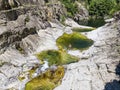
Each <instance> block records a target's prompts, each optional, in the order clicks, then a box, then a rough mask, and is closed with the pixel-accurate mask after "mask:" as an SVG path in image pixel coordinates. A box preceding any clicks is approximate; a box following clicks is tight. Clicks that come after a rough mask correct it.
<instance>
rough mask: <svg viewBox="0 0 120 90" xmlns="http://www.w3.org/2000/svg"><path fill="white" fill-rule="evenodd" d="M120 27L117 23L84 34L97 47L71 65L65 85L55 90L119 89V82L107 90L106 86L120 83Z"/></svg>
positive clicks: (85, 52) (68, 67) (68, 68)
mask: <svg viewBox="0 0 120 90" xmlns="http://www.w3.org/2000/svg"><path fill="white" fill-rule="evenodd" d="M119 25H120V21H118V22H113V23H110V24H106V25H105V26H103V27H100V28H98V29H96V30H94V31H92V32H89V33H84V34H85V35H86V36H88V37H89V38H91V39H92V40H94V45H93V46H92V47H90V48H89V49H88V50H86V51H83V52H82V55H81V60H80V61H79V62H78V63H73V64H70V65H68V66H67V71H66V74H65V76H64V78H63V80H62V84H61V85H60V86H58V87H57V88H55V89H54V90H119V89H120V88H119V87H120V84H118V83H117V85H116V84H110V85H109V86H108V87H106V83H108V82H112V81H114V80H116V81H117V80H119V76H118V75H116V68H117V65H118V64H119V61H120V52H119V50H120V43H119V31H120V28H119ZM74 54H75V53H74Z"/></svg>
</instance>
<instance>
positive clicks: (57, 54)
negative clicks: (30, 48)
mask: <svg viewBox="0 0 120 90" xmlns="http://www.w3.org/2000/svg"><path fill="white" fill-rule="evenodd" d="M36 56H37V58H38V59H39V60H41V61H44V60H46V61H48V62H49V66H51V65H63V64H69V63H73V62H76V61H78V60H79V58H78V57H75V56H72V55H70V54H67V52H66V51H64V50H58V51H57V50H47V51H42V52H40V53H38V54H36Z"/></svg>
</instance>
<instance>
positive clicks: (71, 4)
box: [60, 0, 78, 17]
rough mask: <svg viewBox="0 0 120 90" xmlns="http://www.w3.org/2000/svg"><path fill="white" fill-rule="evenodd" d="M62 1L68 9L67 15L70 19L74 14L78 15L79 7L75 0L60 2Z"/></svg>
mask: <svg viewBox="0 0 120 90" xmlns="http://www.w3.org/2000/svg"><path fill="white" fill-rule="evenodd" d="M60 1H61V2H62V3H63V4H64V5H65V8H66V9H67V12H68V13H67V15H68V16H69V17H72V16H74V14H76V13H77V11H78V6H77V4H76V3H75V1H74V0H60Z"/></svg>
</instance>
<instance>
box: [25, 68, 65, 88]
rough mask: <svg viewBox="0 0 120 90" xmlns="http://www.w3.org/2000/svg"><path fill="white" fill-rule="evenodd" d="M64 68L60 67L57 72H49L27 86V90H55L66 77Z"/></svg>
mask: <svg viewBox="0 0 120 90" xmlns="http://www.w3.org/2000/svg"><path fill="white" fill-rule="evenodd" d="M64 72H65V71H64V67H63V66H59V67H58V68H57V70H56V71H54V72H53V71H52V70H47V71H46V72H45V73H43V74H41V75H40V76H38V77H36V78H34V79H32V80H31V81H29V82H28V83H27V84H26V85H25V90H53V89H54V88H55V87H56V86H57V85H58V84H59V82H60V81H61V79H62V78H63V76H64Z"/></svg>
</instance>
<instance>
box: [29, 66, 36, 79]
mask: <svg viewBox="0 0 120 90" xmlns="http://www.w3.org/2000/svg"><path fill="white" fill-rule="evenodd" d="M37 68H38V66H36V67H33V68H32V69H31V70H29V71H28V72H29V76H30V78H32V76H33V74H34V73H35V71H36V69H37Z"/></svg>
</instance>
